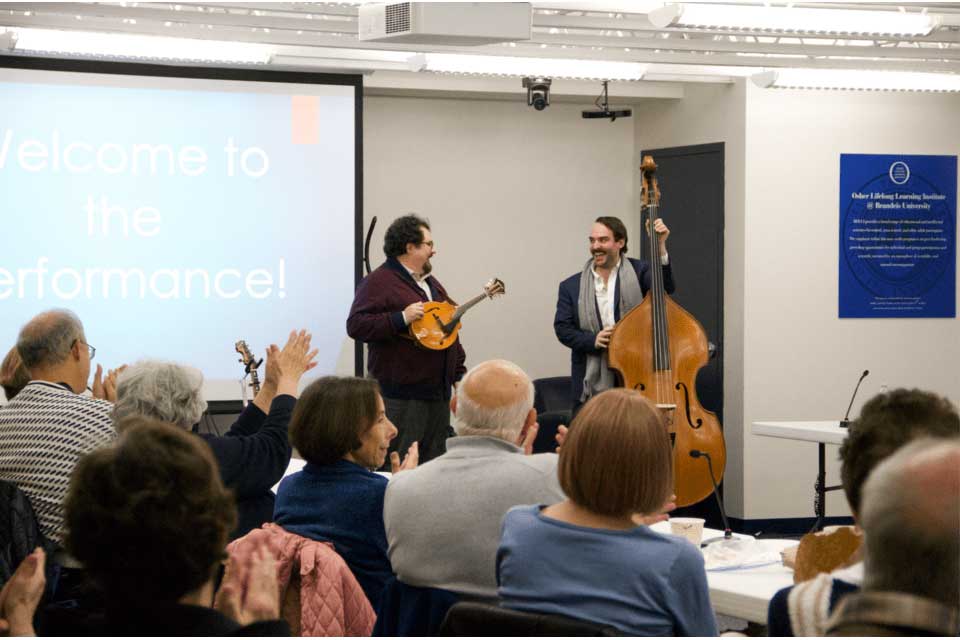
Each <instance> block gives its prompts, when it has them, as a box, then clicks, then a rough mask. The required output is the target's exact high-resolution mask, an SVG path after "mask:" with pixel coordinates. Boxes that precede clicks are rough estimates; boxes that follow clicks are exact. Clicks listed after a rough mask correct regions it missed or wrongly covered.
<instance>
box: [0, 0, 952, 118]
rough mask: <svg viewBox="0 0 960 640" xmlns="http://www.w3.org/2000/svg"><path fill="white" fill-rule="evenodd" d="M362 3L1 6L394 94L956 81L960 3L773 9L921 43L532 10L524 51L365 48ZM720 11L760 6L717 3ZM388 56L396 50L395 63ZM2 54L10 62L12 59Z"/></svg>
mask: <svg viewBox="0 0 960 640" xmlns="http://www.w3.org/2000/svg"><path fill="white" fill-rule="evenodd" d="M358 4H359V3H355V2H354V3H319V2H316V3H315V2H302V3H300V2H298V3H289V2H277V3H266V2H218V3H214V2H208V3H196V2H180V3H167V2H121V3H93V2H79V3H56V2H50V3H3V4H0V27H11V28H15V27H34V28H45V29H58V30H70V31H74V30H84V31H96V32H110V33H126V34H144V35H163V36H168V37H180V38H199V39H206V40H228V41H235V42H247V43H262V44H267V45H270V46H271V47H272V48H273V49H274V57H273V61H272V62H271V63H270V64H269V67H270V68H277V69H289V70H309V71H318V70H333V71H337V70H340V71H354V72H356V71H358V70H359V71H365V72H368V73H369V72H371V71H372V75H370V76H368V78H366V79H365V80H364V84H365V85H366V86H367V87H370V88H373V89H377V88H379V89H380V90H382V91H384V92H390V91H398V92H402V91H407V90H412V91H440V92H444V91H449V92H454V93H457V92H464V91H467V92H469V91H476V92H479V93H484V94H487V95H499V94H502V93H504V92H508V93H517V94H519V93H521V89H520V86H519V85H520V83H519V81H518V80H517V79H515V78H509V79H507V78H496V77H488V78H483V77H480V78H478V77H470V78H462V77H461V78H456V77H451V76H449V75H447V76H445V77H443V78H437V77H435V76H437V75H438V74H431V73H425V72H419V73H414V72H412V71H410V70H409V65H408V64H407V63H406V62H405V59H406V57H407V56H408V55H409V54H410V53H417V52H458V53H471V54H486V55H510V56H529V57H549V58H577V59H595V60H618V61H632V62H642V63H650V64H651V66H650V67H649V69H648V71H647V75H646V76H645V79H644V80H642V81H637V82H620V83H616V85H615V86H612V87H611V94H612V95H618V96H623V97H626V98H627V99H628V100H629V99H630V98H643V97H679V95H682V86H683V85H682V83H683V82H730V81H731V80H732V79H733V78H735V77H737V76H744V75H751V74H752V73H755V72H756V71H759V70H762V69H769V68H777V67H806V68H839V69H871V70H897V71H926V72H937V73H950V74H960V3H937V2H925V3H906V2H900V3H889V2H869V3H850V2H848V3H834V2H812V3H799V2H793V3H787V2H767V3H762V4H766V5H774V6H781V7H790V9H791V10H794V11H802V10H803V9H804V8H829V9H834V10H838V11H840V10H844V9H868V10H871V11H877V12H909V13H914V12H927V13H930V14H935V15H936V16H938V18H939V26H938V27H936V28H935V29H934V30H933V31H932V32H931V33H930V34H929V35H926V36H918V37H910V36H907V37H883V38H879V37H877V38H868V37H864V36H862V35H860V36H852V35H846V36H844V35H829V36H828V35H823V34H815V33H790V34H785V33H781V34H778V33H773V32H749V31H742V30H731V29H726V30H725V29H692V28H680V27H666V28H657V27H655V26H654V25H653V24H652V23H651V21H650V20H649V19H648V18H647V12H649V11H651V10H653V9H656V8H659V7H662V6H663V2H660V1H649V0H635V1H633V2H629V1H623V2H606V1H597V2H562V1H559V0H554V1H549V0H548V1H541V2H533V3H532V5H533V16H532V23H533V34H532V36H533V37H532V39H531V40H529V41H522V42H516V43H503V44H493V45H483V46H478V47H443V46H424V45H416V44H406V43H405V44H397V43H390V44H381V43H371V42H361V41H359V40H358V38H357V11H358ZM714 4H721V5H724V6H729V5H736V4H761V3H757V2H725V3H714ZM384 52H401V53H400V54H399V55H392V56H391V55H389V54H386V53H384ZM6 53H10V52H9V51H7V52H6ZM596 87H597V83H585V82H574V81H569V82H555V86H554V96H562V95H564V94H568V95H570V96H577V95H586V94H587V93H594V94H595V93H596Z"/></svg>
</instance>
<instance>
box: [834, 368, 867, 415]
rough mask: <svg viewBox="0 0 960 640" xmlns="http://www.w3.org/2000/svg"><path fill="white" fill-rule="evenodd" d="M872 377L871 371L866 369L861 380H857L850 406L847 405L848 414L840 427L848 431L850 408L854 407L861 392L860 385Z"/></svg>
mask: <svg viewBox="0 0 960 640" xmlns="http://www.w3.org/2000/svg"><path fill="white" fill-rule="evenodd" d="M868 375H870V370H869V369H864V370H863V373H862V374H861V375H860V379H859V380H857V386H856V387H854V389H853V395H852V396H850V404H848V405H847V412H846V413H845V414H844V416H843V420H841V421H840V427H841V428H842V429H846V428H847V427H849V426H850V419H849V418H850V407H852V406H853V399H854V398H856V397H857V391H859V390H860V383H861V382H863V379H864V378H866V377H867V376H868Z"/></svg>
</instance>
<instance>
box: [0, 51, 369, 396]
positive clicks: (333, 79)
mask: <svg viewBox="0 0 960 640" xmlns="http://www.w3.org/2000/svg"><path fill="white" fill-rule="evenodd" d="M0 62H2V63H3V66H4V67H7V68H0V194H2V195H0V207H2V220H3V228H2V231H0V308H2V310H3V313H2V314H0V315H2V317H0V357H2V355H3V354H5V353H6V350H7V349H8V348H9V347H10V346H12V345H13V344H14V343H15V341H16V336H17V333H18V331H19V329H20V327H21V326H22V325H23V324H24V323H25V322H26V321H27V320H29V319H30V318H31V317H32V316H33V315H35V314H36V313H38V312H40V311H42V310H45V309H50V308H57V307H61V308H67V309H71V310H72V311H74V312H75V313H76V314H77V315H78V316H79V317H80V319H81V320H82V321H83V323H84V327H85V330H86V335H87V339H88V341H89V342H90V343H91V344H93V345H95V346H96V348H97V354H96V359H95V361H94V364H97V363H99V364H102V365H103V366H104V368H105V369H106V368H114V367H116V366H119V365H120V364H123V363H132V362H134V361H136V360H139V359H141V358H162V359H166V360H173V361H177V362H182V363H186V364H190V365H193V366H195V367H197V368H199V369H200V370H201V371H203V373H204V376H205V378H206V387H205V393H206V396H207V399H208V400H232V399H238V398H240V396H241V385H240V382H239V380H240V378H241V377H242V376H243V368H242V365H241V364H240V363H239V362H238V357H239V356H238V354H237V353H236V352H235V351H234V343H235V342H236V341H237V340H241V339H242V340H246V341H247V343H248V344H249V345H250V347H251V349H252V350H253V351H254V352H255V353H256V354H259V357H262V356H263V353H264V350H265V347H266V345H268V344H270V343H271V342H273V343H278V344H280V346H282V345H283V341H284V340H285V338H286V336H287V334H288V332H289V331H290V330H291V329H293V328H295V327H305V328H307V329H308V330H309V331H311V332H312V333H313V344H314V346H316V347H317V348H319V350H320V353H319V356H318V362H319V365H318V367H317V368H316V369H315V370H314V371H313V372H311V374H310V377H316V376H317V375H323V374H329V373H334V372H335V371H336V370H337V369H338V362H339V363H340V366H339V369H340V370H343V369H345V368H346V369H347V370H348V371H350V370H352V369H353V361H354V354H353V348H352V343H350V342H349V341H348V340H347V337H346V333H345V321H346V317H347V312H348V310H349V307H350V303H351V300H352V298H353V291H354V286H355V283H356V280H357V278H358V276H359V274H360V268H359V259H360V257H359V239H360V238H359V236H360V223H359V222H358V221H359V220H361V219H362V217H361V212H360V210H359V202H360V198H359V196H358V194H359V193H360V189H359V185H360V175H359V171H360V169H359V167H360V162H359V159H360V145H359V140H360V136H359V128H358V127H359V122H358V120H359V118H358V114H359V104H360V97H359V93H360V86H361V85H360V77H359V76H331V75H318V74H289V73H269V72H262V71H258V72H248V71H239V70H217V69H188V70H184V69H180V70H177V69H176V68H167V67H160V66H159V65H148V66H145V65H129V64H114V63H64V62H53V61H51V62H50V63H49V67H51V68H60V69H63V68H68V69H82V70H83V71H77V70H72V71H63V70H47V69H40V68H10V67H9V66H8V65H10V64H13V63H11V62H10V61H9V60H7V61H3V60H0ZM21 66H23V65H21ZM26 66H33V67H37V66H41V67H42V66H43V64H40V65H38V64H37V62H36V61H30V63H29V64H27V65H26ZM88 69H89V70H91V71H93V70H96V71H103V70H104V69H109V70H111V71H109V72H108V73H91V72H87V70H88ZM144 69H147V70H148V71H146V72H145V71H143V70H144ZM136 73H140V74H141V75H131V74H136ZM180 73H187V74H189V75H191V76H193V77H178V76H175V75H173V74H180ZM155 74H160V75H155ZM204 76H206V77H204ZM275 79H281V80H280V81H273V80H275ZM260 373H261V376H262V374H263V368H262V367H261V369H260Z"/></svg>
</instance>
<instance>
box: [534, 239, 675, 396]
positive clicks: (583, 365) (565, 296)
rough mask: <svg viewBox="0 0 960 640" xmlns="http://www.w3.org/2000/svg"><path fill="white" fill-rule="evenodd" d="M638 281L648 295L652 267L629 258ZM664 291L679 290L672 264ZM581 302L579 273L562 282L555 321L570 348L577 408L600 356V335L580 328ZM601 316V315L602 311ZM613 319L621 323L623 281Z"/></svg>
mask: <svg viewBox="0 0 960 640" xmlns="http://www.w3.org/2000/svg"><path fill="white" fill-rule="evenodd" d="M627 260H628V261H629V262H630V265H631V266H632V267H633V269H634V271H636V272H637V279H638V280H639V281H640V291H641V292H642V293H643V295H644V296H646V295H647V291H649V290H650V265H649V263H647V261H646V260H637V259H635V258H627ZM663 288H664V290H665V291H666V292H667V293H673V292H674V291H675V290H676V287H675V286H674V283H673V271H672V270H671V269H670V265H669V264H667V265H664V266H663ZM579 302H580V274H579V273H575V274H573V275H572V276H570V277H569V278H567V279H566V280H564V281H563V282H561V283H560V291H559V292H558V293H557V314H556V316H554V318H553V330H554V332H555V333H556V334H557V339H558V340H560V342H562V343H563V344H564V345H565V346H567V347H570V377H571V378H572V386H571V399H572V400H573V405H574V406H577V405H578V404H580V395H581V394H582V393H583V376H584V374H585V373H586V370H587V355H588V354H591V353H593V354H597V353H600V349H597V348H596V346H595V345H596V341H597V334H596V333H594V332H593V331H589V330H585V329H581V328H580V317H579V314H578V312H577V308H578V306H579ZM597 315H600V310H599V308H598V309H597ZM613 316H614V320H616V321H617V322H619V321H620V278H617V286H616V288H615V289H614V292H613Z"/></svg>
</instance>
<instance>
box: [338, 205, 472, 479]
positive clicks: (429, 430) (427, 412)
mask: <svg viewBox="0 0 960 640" xmlns="http://www.w3.org/2000/svg"><path fill="white" fill-rule="evenodd" d="M383 252H384V254H386V256H387V260H386V262H384V263H383V264H382V265H380V266H379V267H378V268H377V269H375V270H374V271H373V272H372V273H370V275H368V276H367V277H366V278H364V279H363V281H362V282H361V283H360V286H359V287H357V292H356V295H355V297H354V299H353V306H352V307H351V308H350V316H349V317H348V318H347V334H349V336H350V337H351V338H353V339H354V340H360V341H362V342H365V343H366V344H367V348H368V357H367V371H368V372H369V373H370V375H371V376H373V377H374V378H376V379H377V382H379V383H380V392H381V395H382V396H383V403H384V407H385V409H386V413H387V416H388V417H389V418H390V421H391V422H393V424H394V425H396V427H397V430H398V431H399V434H398V435H397V437H396V438H394V440H393V441H392V442H391V444H390V451H391V452H392V451H400V452H401V454H405V453H406V452H407V450H408V449H409V447H410V446H411V445H414V444H415V443H418V442H419V453H420V462H421V463H423V462H426V461H428V460H431V459H432V458H436V457H437V456H439V455H441V454H443V453H445V452H446V439H447V433H448V429H449V426H450V408H449V405H448V403H449V402H450V389H451V387H452V386H453V384H454V383H456V382H458V381H459V380H460V378H462V377H463V374H464V373H466V367H465V366H464V361H465V359H466V355H465V354H464V351H463V347H462V346H461V344H460V340H459V338H457V339H456V340H455V341H454V342H453V344H452V345H450V347H449V348H445V349H443V350H430V349H423V348H421V347H418V346H417V344H416V343H415V342H414V341H413V339H412V338H411V336H410V332H409V326H410V324H411V323H413V322H415V321H417V320H419V319H420V318H422V317H423V313H424V312H423V305H424V303H425V302H430V301H434V302H440V301H445V300H447V299H448V298H447V292H446V290H445V289H444V288H443V286H442V285H441V284H440V283H439V282H438V281H437V279H436V278H435V277H433V276H432V275H429V274H430V271H431V269H432V265H431V264H430V258H432V257H433V256H434V255H436V251H434V248H433V238H432V236H431V234H430V225H429V223H427V221H426V220H424V219H422V218H420V217H418V216H416V215H413V214H410V215H406V216H403V217H401V218H397V219H396V220H394V221H393V223H391V224H390V227H389V228H388V229H387V232H386V234H384V239H383Z"/></svg>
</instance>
